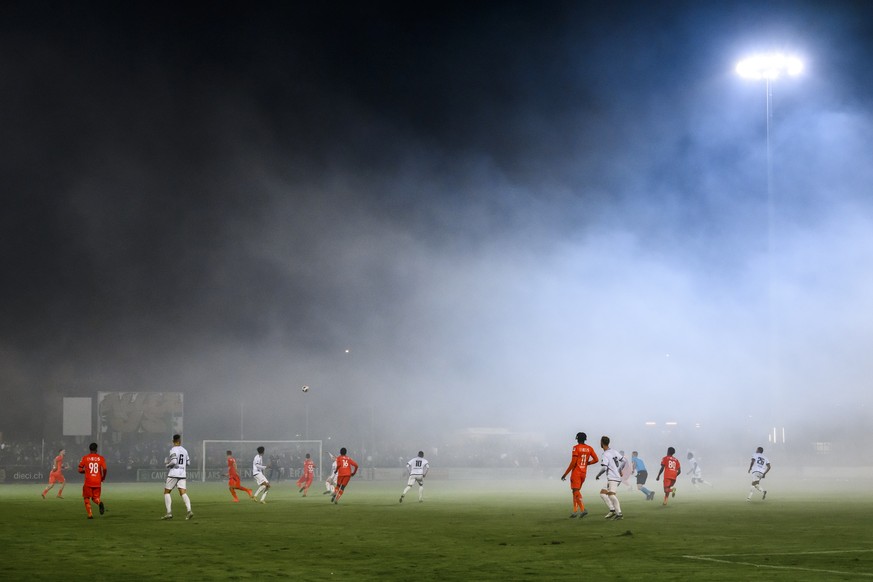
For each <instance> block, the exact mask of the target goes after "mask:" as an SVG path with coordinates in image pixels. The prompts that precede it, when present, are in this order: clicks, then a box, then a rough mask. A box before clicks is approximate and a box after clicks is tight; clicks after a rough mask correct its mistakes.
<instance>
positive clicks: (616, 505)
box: [611, 495, 621, 513]
mask: <svg viewBox="0 0 873 582" xmlns="http://www.w3.org/2000/svg"><path fill="white" fill-rule="evenodd" d="M611 497H612V508H613V509H614V510H615V512H616V513H621V504H620V503H619V502H618V495H612V496H611Z"/></svg>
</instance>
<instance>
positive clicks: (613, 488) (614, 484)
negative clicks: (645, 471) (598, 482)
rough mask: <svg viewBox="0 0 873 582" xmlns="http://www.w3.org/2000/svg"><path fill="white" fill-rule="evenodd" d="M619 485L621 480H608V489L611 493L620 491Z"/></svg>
mask: <svg viewBox="0 0 873 582" xmlns="http://www.w3.org/2000/svg"><path fill="white" fill-rule="evenodd" d="M619 485H621V481H607V482H606V490H607V491H608V492H609V493H615V492H617V491H618V486H619Z"/></svg>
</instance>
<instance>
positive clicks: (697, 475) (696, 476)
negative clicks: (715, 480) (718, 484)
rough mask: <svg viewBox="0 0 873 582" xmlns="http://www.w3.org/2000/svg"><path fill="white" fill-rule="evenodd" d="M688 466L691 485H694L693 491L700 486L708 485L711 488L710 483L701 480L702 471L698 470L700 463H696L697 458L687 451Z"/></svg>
mask: <svg viewBox="0 0 873 582" xmlns="http://www.w3.org/2000/svg"><path fill="white" fill-rule="evenodd" d="M686 458H687V459H688V464H689V465H690V466H691V473H690V475H691V484H692V485H694V488H695V489H700V485H701V484H702V485H708V486H709V487H712V483H710V482H709V481H706V480H704V479H703V469H701V468H700V463H698V462H697V457H695V456H694V453H692V452H691V451H688V456H687V457H686Z"/></svg>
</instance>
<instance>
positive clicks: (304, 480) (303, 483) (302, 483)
mask: <svg viewBox="0 0 873 582" xmlns="http://www.w3.org/2000/svg"><path fill="white" fill-rule="evenodd" d="M312 478H313V476H312V473H306V474H304V475H301V476H300V478H299V479H297V486H298V487H309V486H310V485H312Z"/></svg>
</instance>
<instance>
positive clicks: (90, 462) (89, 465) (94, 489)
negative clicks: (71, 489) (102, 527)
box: [79, 443, 106, 519]
mask: <svg viewBox="0 0 873 582" xmlns="http://www.w3.org/2000/svg"><path fill="white" fill-rule="evenodd" d="M88 450H89V451H91V452H89V453H88V454H87V455H85V456H84V457H82V460H81V461H79V472H80V473H82V474H83V475H85V483H84V484H83V485H82V498H83V499H84V500H85V511H87V512H88V519H94V514H93V513H91V501H94V503H96V504H97V508H98V509H99V510H100V515H103V512H104V511H106V508H105V507H104V506H103V502H102V501H101V500H100V492H101V490H102V487H103V481H104V480H106V459H104V458H103V455H98V454H97V443H91V444H90V445H88Z"/></svg>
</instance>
